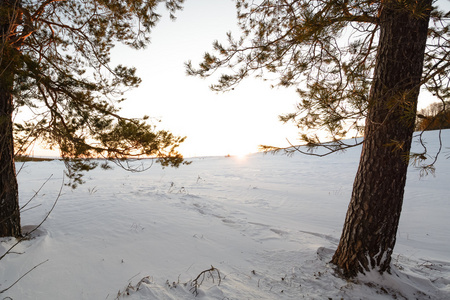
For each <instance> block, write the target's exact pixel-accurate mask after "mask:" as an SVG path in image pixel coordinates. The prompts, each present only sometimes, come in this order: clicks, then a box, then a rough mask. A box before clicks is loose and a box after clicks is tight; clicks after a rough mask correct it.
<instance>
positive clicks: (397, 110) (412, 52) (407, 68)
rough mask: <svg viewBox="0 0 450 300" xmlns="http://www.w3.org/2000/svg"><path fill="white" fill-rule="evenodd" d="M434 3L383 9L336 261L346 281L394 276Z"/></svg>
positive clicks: (391, 0)
mask: <svg viewBox="0 0 450 300" xmlns="http://www.w3.org/2000/svg"><path fill="white" fill-rule="evenodd" d="M431 3H432V1H431V0H419V1H403V2H400V1H396V0H388V1H385V2H383V3H382V10H381V13H380V38H379V46H378V53H377V57H376V65H375V70H374V80H373V84H372V89H371V92H370V95H369V113H368V116H367V118H366V125H365V142H364V145H363V148H362V153H361V158H360V163H359V168H358V171H357V174H356V178H355V181H354V185H353V193H352V197H351V201H350V205H349V207H348V211H347V216H346V219H345V224H344V228H343V232H342V235H341V239H340V243H339V246H338V248H337V250H336V252H335V254H334V256H333V259H332V263H334V264H335V265H337V266H338V268H339V270H341V271H342V273H343V275H344V276H345V277H354V276H355V275H357V274H358V273H364V272H365V271H369V270H371V269H376V270H378V271H379V272H380V273H383V272H385V271H387V272H389V271H390V262H391V254H392V251H393V248H394V245H395V241H396V234H397V227H398V223H399V219H400V212H401V209H402V203H403V192H404V187H405V182H406V172H407V168H408V153H409V151H410V147H411V139H412V134H413V132H414V120H415V113H416V108H417V99H418V95H419V86H420V81H421V75H422V69H423V60H424V51H425V45H426V40H427V31H428V22H429V13H430V8H431ZM415 4H418V5H419V6H418V8H417V10H416V12H414V13H413V11H412V9H411V7H412V6H413V5H415ZM423 7H425V8H426V9H425V10H424V9H423Z"/></svg>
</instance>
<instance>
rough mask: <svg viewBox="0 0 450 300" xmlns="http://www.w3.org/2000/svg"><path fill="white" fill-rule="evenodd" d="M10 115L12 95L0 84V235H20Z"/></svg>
mask: <svg viewBox="0 0 450 300" xmlns="http://www.w3.org/2000/svg"><path fill="white" fill-rule="evenodd" d="M11 117H12V96H11V94H10V93H8V91H6V90H5V89H4V87H3V86H0V237H5V236H15V237H18V236H20V235H21V227H20V211H19V197H18V187H17V179H16V169H15V166H14V147H13V136H12V118H11Z"/></svg>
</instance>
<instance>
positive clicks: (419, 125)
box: [416, 102, 450, 131]
mask: <svg viewBox="0 0 450 300" xmlns="http://www.w3.org/2000/svg"><path fill="white" fill-rule="evenodd" d="M447 128H450V102H435V103H431V104H430V105H429V106H428V107H426V108H424V109H421V110H420V111H419V112H418V114H417V121H416V130H417V131H426V130H436V129H447Z"/></svg>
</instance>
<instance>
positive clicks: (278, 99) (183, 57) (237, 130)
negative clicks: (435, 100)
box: [36, 0, 423, 157]
mask: <svg viewBox="0 0 450 300" xmlns="http://www.w3.org/2000/svg"><path fill="white" fill-rule="evenodd" d="M176 15H177V20H176V21H175V22H173V21H171V20H170V19H169V17H168V16H167V14H165V16H164V17H163V18H162V19H161V21H160V22H159V23H158V24H157V26H156V27H155V28H154V30H153V33H152V34H151V44H150V45H149V46H148V47H147V49H145V50H139V51H136V50H132V49H129V48H127V47H125V46H118V47H117V48H116V49H115V50H114V55H113V57H112V65H115V64H123V65H127V66H135V67H137V71H138V76H140V77H141V78H142V80H143V81H142V84H141V86H140V87H139V88H137V89H134V90H132V91H130V92H128V93H127V94H126V95H125V96H126V97H127V99H128V100H127V101H125V102H123V103H122V104H121V106H122V108H123V110H122V114H123V115H124V116H128V117H142V116H143V115H148V116H150V117H153V118H157V119H161V123H158V128H159V129H167V130H169V131H170V132H172V133H173V134H175V135H179V136H187V139H186V141H185V142H184V143H183V145H182V146H181V147H180V149H179V151H180V152H181V153H182V154H183V155H184V156H185V157H192V156H206V155H227V154H231V155H242V154H246V153H251V152H256V151H257V149H258V146H259V145H261V144H265V145H273V146H288V145H289V144H288V142H287V139H288V140H289V141H290V142H292V143H296V142H297V136H298V132H297V128H296V127H295V126H294V125H293V124H282V123H281V122H279V121H278V115H280V114H284V113H289V112H292V111H294V107H295V104H296V102H297V101H298V96H297V94H296V93H295V88H291V89H283V88H276V89H272V88H271V87H270V83H269V82H264V81H262V80H261V79H254V78H249V79H247V80H245V81H244V82H242V83H241V85H240V86H238V87H237V88H236V89H235V90H234V91H231V92H227V93H216V92H213V91H211V90H210V89H209V85H210V84H211V83H213V82H214V81H213V80H202V79H200V78H197V77H188V76H186V71H185V68H184V63H185V62H187V61H188V60H192V62H193V64H194V66H195V65H197V64H198V63H199V62H201V59H202V56H203V54H204V52H206V51H210V50H211V49H212V42H213V41H214V40H219V41H220V42H223V43H224V44H226V32H228V31H232V33H233V34H234V36H238V35H239V31H238V28H237V26H236V9H235V5H234V1H232V0H214V1H211V0H188V1H186V3H185V5H184V9H183V11H180V12H178V13H177V14H176ZM422 106H423V105H422ZM41 153H42V154H48V153H45V152H41ZM36 154H37V153H36Z"/></svg>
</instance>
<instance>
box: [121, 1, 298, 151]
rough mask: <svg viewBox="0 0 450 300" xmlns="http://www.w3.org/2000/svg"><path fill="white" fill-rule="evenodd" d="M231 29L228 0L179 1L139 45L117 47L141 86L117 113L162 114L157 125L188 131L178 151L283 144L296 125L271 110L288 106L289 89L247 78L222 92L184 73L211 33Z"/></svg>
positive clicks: (220, 35)
mask: <svg viewBox="0 0 450 300" xmlns="http://www.w3.org/2000/svg"><path fill="white" fill-rule="evenodd" d="M230 30H231V31H232V32H233V33H236V35H237V33H238V30H237V26H236V9H235V6H234V2H233V1H231V0H214V1H211V0H194V1H193V0H191V1H186V3H185V8H184V9H183V11H180V12H178V13H177V20H176V21H175V22H173V21H171V20H170V19H169V18H168V17H167V16H165V17H164V18H163V19H162V20H161V22H159V23H158V25H157V26H156V27H155V28H154V30H153V33H152V35H151V44H150V45H149V46H148V47H147V49H146V50H144V51H142V50H140V51H133V50H129V49H126V48H124V47H120V51H118V52H119V53H120V54H119V55H117V57H115V59H114V60H113V63H115V62H117V63H122V64H125V65H129V66H131V65H132V66H136V67H137V69H138V75H139V76H140V77H141V78H142V80H143V82H142V84H141V86H140V87H139V88H138V89H136V90H133V91H131V92H129V93H127V95H126V96H127V98H128V101H126V102H124V103H123V111H122V112H123V113H124V114H125V115H127V116H134V117H138V116H141V115H143V114H146V115H149V116H150V117H156V118H160V119H161V120H162V122H161V125H159V128H160V129H163V128H164V129H168V130H169V131H171V132H172V133H174V134H176V135H181V136H187V139H186V141H185V142H184V143H183V145H182V147H180V151H181V152H182V153H183V155H185V156H203V155H227V154H231V155H234V154H245V153H250V152H256V151H257V149H258V145H260V144H270V145H281V146H287V145H288V144H287V142H286V138H289V140H291V141H292V142H295V140H296V138H297V130H296V128H295V126H293V125H292V124H289V125H283V124H282V123H280V122H279V121H278V115H279V114H282V113H288V112H291V111H293V110H294V105H295V103H296V101H297V100H298V97H297V94H296V93H295V90H294V89H290V90H286V89H271V88H270V84H269V83H267V82H263V81H262V80H257V79H253V78H252V79H249V80H246V81H244V82H243V84H242V85H241V86H239V87H238V88H236V89H235V90H234V91H231V92H228V93H216V92H213V91H211V90H210V89H209V85H210V84H211V83H212V82H213V81H212V80H202V79H200V78H197V77H188V76H186V71H185V68H184V63H185V62H187V61H188V60H192V61H193V63H194V65H196V64H198V63H199V62H200V61H201V58H202V56H203V54H204V52H206V51H209V50H211V49H212V42H213V41H214V40H216V39H218V40H219V41H224V42H225V41H226V32H228V31H230Z"/></svg>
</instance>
